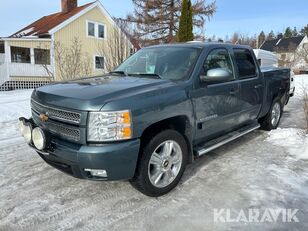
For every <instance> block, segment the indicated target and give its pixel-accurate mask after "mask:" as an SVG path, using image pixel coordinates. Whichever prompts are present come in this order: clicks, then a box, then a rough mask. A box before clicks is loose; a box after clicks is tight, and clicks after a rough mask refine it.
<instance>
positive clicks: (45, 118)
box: [40, 114, 49, 122]
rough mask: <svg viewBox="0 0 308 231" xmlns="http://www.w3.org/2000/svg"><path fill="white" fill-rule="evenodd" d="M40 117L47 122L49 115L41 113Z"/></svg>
mask: <svg viewBox="0 0 308 231" xmlns="http://www.w3.org/2000/svg"><path fill="white" fill-rule="evenodd" d="M40 119H41V121H42V122H47V121H48V119H49V117H48V115H46V114H40Z"/></svg>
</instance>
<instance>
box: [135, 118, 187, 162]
mask: <svg viewBox="0 0 308 231" xmlns="http://www.w3.org/2000/svg"><path fill="white" fill-rule="evenodd" d="M167 129H173V130H175V131H177V132H179V133H180V134H181V135H182V136H183V138H184V139H185V141H186V144H187V150H188V162H189V163H191V162H192V161H193V148H192V126H191V123H190V120H189V118H188V116H186V115H178V116H174V117H170V118H167V119H163V120H160V121H157V122H155V123H152V124H151V125H149V126H148V127H147V128H145V129H144V131H143V132H142V134H141V137H140V140H141V147H140V150H141V151H142V150H143V147H145V145H146V144H147V143H148V142H149V140H150V139H151V138H152V137H153V136H154V135H156V134H157V133H159V132H161V131H163V130H167ZM140 155H141V152H140V153H139V158H140Z"/></svg>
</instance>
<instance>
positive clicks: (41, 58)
mask: <svg viewBox="0 0 308 231" xmlns="http://www.w3.org/2000/svg"><path fill="white" fill-rule="evenodd" d="M34 61H35V64H45V65H50V51H49V50H45V49H34Z"/></svg>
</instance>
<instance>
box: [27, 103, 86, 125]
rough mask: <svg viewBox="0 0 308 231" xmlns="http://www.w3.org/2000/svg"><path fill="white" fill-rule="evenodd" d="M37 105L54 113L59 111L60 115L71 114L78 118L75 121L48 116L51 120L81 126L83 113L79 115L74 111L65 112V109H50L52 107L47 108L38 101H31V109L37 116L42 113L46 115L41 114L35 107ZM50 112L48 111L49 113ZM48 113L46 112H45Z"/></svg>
mask: <svg viewBox="0 0 308 231" xmlns="http://www.w3.org/2000/svg"><path fill="white" fill-rule="evenodd" d="M35 104H37V105H38V106H39V107H41V108H42V109H43V110H44V109H47V110H48V109H50V110H52V111H58V112H59V113H69V114H75V115H76V116H77V119H76V120H74V119H65V118H61V117H58V116H56V115H48V116H49V118H51V119H55V120H59V121H62V122H68V123H74V124H80V123H81V113H78V112H74V111H68V110H65V109H60V108H57V107H50V106H46V105H43V104H41V103H39V102H37V101H35V100H34V99H31V109H32V110H33V111H35V112H36V113H37V114H41V113H44V112H40V111H38V110H37V109H38V108H36V106H35ZM47 112H48V111H47ZM45 113H46V112H45Z"/></svg>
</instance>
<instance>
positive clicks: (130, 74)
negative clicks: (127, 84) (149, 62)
mask: <svg viewBox="0 0 308 231" xmlns="http://www.w3.org/2000/svg"><path fill="white" fill-rule="evenodd" d="M128 75H129V76H141V77H154V78H155V79H162V77H161V76H160V75H159V74H156V73H129V74H128Z"/></svg>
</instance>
